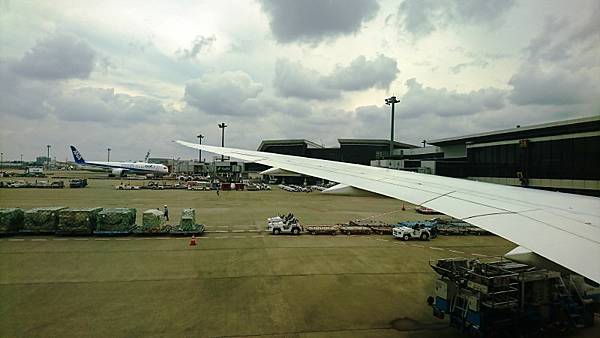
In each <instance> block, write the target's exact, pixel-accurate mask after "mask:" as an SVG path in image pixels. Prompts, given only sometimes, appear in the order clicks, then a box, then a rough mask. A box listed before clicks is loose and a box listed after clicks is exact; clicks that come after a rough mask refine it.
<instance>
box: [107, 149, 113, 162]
mask: <svg viewBox="0 0 600 338" xmlns="http://www.w3.org/2000/svg"><path fill="white" fill-rule="evenodd" d="M111 150H112V149H110V148H106V151H107V152H108V154H107V156H106V162H110V151H111Z"/></svg>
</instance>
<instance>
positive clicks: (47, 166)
mask: <svg viewBox="0 0 600 338" xmlns="http://www.w3.org/2000/svg"><path fill="white" fill-rule="evenodd" d="M50 147H51V145H49V144H46V148H48V155H47V156H46V168H50Z"/></svg>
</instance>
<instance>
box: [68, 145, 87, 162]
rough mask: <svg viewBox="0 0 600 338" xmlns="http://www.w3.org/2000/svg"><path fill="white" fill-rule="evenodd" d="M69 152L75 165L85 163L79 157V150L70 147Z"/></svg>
mask: <svg viewBox="0 0 600 338" xmlns="http://www.w3.org/2000/svg"><path fill="white" fill-rule="evenodd" d="M71 152H72V153H73V158H74V159H75V163H85V160H84V159H83V157H82V156H81V154H80V153H79V150H77V148H75V147H73V146H71Z"/></svg>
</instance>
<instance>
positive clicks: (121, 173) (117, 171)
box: [112, 169, 126, 177]
mask: <svg viewBox="0 0 600 338" xmlns="http://www.w3.org/2000/svg"><path fill="white" fill-rule="evenodd" d="M112 176H118V177H122V176H126V175H125V170H123V169H113V170H112Z"/></svg>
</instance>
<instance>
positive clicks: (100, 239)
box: [94, 238, 110, 241]
mask: <svg viewBox="0 0 600 338" xmlns="http://www.w3.org/2000/svg"><path fill="white" fill-rule="evenodd" d="M94 240H95V241H110V238H94Z"/></svg>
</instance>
